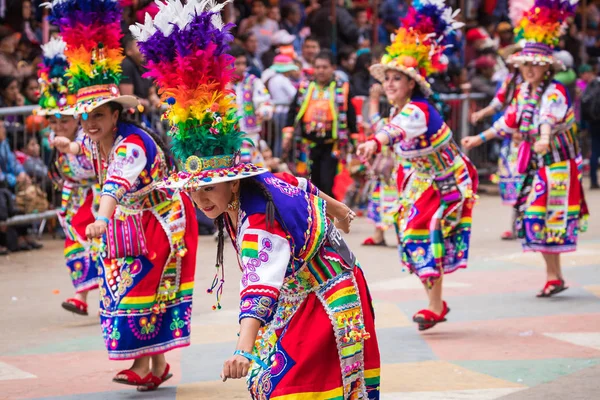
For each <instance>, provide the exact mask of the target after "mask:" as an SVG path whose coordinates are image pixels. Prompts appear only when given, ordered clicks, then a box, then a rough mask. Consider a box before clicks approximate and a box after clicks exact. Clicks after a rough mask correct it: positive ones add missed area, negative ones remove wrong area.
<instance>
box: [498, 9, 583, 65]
mask: <svg viewBox="0 0 600 400" xmlns="http://www.w3.org/2000/svg"><path fill="white" fill-rule="evenodd" d="M578 1H579V0H535V2H534V3H533V6H532V7H531V8H530V9H529V10H528V11H526V12H525V13H524V14H523V16H522V18H521V20H520V21H519V23H518V24H517V26H516V28H515V35H516V37H515V41H524V43H525V44H524V45H523V50H521V51H520V52H518V53H516V54H514V55H513V56H511V57H510V59H509V62H511V63H513V64H515V65H519V64H524V63H532V64H539V65H545V64H551V65H552V66H553V67H554V69H555V70H562V69H564V65H563V63H562V62H561V61H560V60H558V59H557V58H555V57H553V55H552V51H553V49H554V47H556V45H557V44H558V41H559V39H560V36H561V35H562V34H563V32H564V28H565V25H566V20H567V19H568V18H569V17H571V16H572V15H573V14H574V13H575V8H576V6H577V3H578Z"/></svg>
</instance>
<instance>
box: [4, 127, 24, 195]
mask: <svg viewBox="0 0 600 400" xmlns="http://www.w3.org/2000/svg"><path fill="white" fill-rule="evenodd" d="M0 170H1V171H2V179H3V181H4V183H5V184H6V186H7V187H8V188H9V189H11V190H12V191H14V190H15V188H16V186H17V183H31V179H29V176H28V175H27V173H26V172H25V169H24V168H23V166H22V165H21V164H19V163H18V162H17V157H16V156H15V153H13V151H12V150H11V149H10V145H9V144H8V140H6V127H5V125H4V121H3V120H0Z"/></svg>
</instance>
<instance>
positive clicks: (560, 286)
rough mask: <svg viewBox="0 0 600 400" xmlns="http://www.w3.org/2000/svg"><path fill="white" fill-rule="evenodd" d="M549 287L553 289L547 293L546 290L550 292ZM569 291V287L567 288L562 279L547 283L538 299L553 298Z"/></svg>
mask: <svg viewBox="0 0 600 400" xmlns="http://www.w3.org/2000/svg"><path fill="white" fill-rule="evenodd" d="M549 287H552V289H551V290H550V291H549V292H546V290H548V288H549ZM567 289H568V287H567V286H565V281H564V280H562V279H556V280H553V281H548V282H546V285H545V286H544V288H543V289H542V291H541V292H539V293H538V294H537V297H552V296H554V295H555V294H558V293H560V292H564V291H565V290H567Z"/></svg>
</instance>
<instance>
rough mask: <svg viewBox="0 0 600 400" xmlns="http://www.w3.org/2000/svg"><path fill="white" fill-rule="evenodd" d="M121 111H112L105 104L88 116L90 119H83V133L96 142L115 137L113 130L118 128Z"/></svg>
mask: <svg viewBox="0 0 600 400" xmlns="http://www.w3.org/2000/svg"><path fill="white" fill-rule="evenodd" d="M118 120H119V111H118V110H115V111H112V110H111V108H110V106H109V105H108V104H104V105H102V106H100V107H98V108H96V109H95V110H94V111H92V112H91V113H89V114H88V118H87V119H86V120H84V119H83V118H82V119H81V126H82V128H83V131H84V132H85V133H86V134H87V135H88V136H89V137H90V139H92V140H93V141H94V142H100V141H102V140H103V139H106V138H107V137H108V136H111V137H112V136H113V135H114V133H113V129H114V127H115V126H117V121H118Z"/></svg>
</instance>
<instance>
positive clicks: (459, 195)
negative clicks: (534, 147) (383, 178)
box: [395, 155, 478, 283]
mask: <svg viewBox="0 0 600 400" xmlns="http://www.w3.org/2000/svg"><path fill="white" fill-rule="evenodd" d="M477 183H478V176H477V171H476V170H475V167H474V166H473V164H472V163H471V161H470V160H469V159H468V158H466V157H465V156H462V155H459V156H457V157H456V158H455V159H454V161H453V163H452V164H451V166H450V167H449V169H448V170H446V171H445V172H443V173H439V174H436V175H435V176H432V174H431V173H429V172H423V171H417V170H414V171H411V172H410V173H409V174H408V175H407V176H406V177H405V178H404V186H403V190H402V193H401V196H402V198H401V201H400V209H399V210H400V211H399V213H398V214H397V216H396V223H395V227H396V233H397V235H398V250H399V253H400V258H401V260H402V264H403V265H404V266H405V267H406V268H408V270H409V271H410V272H411V273H414V274H416V275H417V276H418V277H419V278H420V279H421V281H423V282H424V283H432V282H434V281H435V280H436V279H437V278H439V277H440V276H441V275H442V274H448V273H451V272H454V271H456V270H457V269H460V268H466V266H467V260H468V256H469V242H470V238H471V216H472V213H473V206H474V204H475V193H476V191H477Z"/></svg>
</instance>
